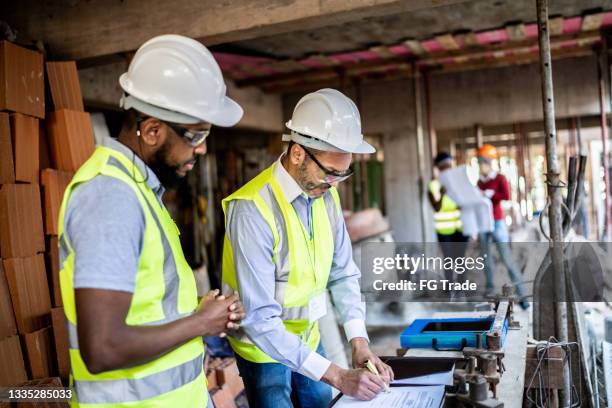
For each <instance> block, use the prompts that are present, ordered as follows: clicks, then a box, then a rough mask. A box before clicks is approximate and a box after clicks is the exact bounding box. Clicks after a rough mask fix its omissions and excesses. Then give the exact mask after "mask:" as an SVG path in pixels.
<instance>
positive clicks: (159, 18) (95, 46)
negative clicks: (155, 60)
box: [0, 0, 466, 59]
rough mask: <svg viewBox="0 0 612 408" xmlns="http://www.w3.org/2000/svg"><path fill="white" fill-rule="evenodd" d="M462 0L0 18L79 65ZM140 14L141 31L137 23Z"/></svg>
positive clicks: (329, 0)
mask: <svg viewBox="0 0 612 408" xmlns="http://www.w3.org/2000/svg"><path fill="white" fill-rule="evenodd" d="M465 1H466V0H352V1H346V0H326V1H320V0H255V1H216V0H175V1H172V2H169V1H166V0H143V1H112V2H109V1H107V0H89V1H73V2H70V5H67V4H66V3H65V2H61V1H53V2H40V1H37V0H22V1H17V2H15V1H13V2H10V1H9V2H2V6H1V8H2V10H1V11H0V15H2V19H3V20H5V21H7V22H8V23H9V25H10V26H11V27H12V28H14V29H16V30H17V31H18V32H20V33H21V34H22V35H23V36H27V37H29V38H34V39H40V40H43V41H44V42H45V43H46V44H48V46H49V49H50V50H52V51H53V55H54V56H55V57H56V58H66V59H85V58H94V57H99V56H104V55H112V54H117V53H122V52H126V51H131V50H135V49H137V48H138V47H139V46H140V45H142V44H143V43H144V42H145V41H147V40H148V39H150V38H151V37H153V36H155V35H158V34H160V33H176V34H182V35H186V36H189V37H192V38H196V39H199V40H200V41H202V42H203V43H205V44H207V45H212V44H220V43H225V42H233V41H241V40H248V39H253V38H258V37H262V36H270V35H275V34H281V33H286V32H291V31H298V30H307V29H316V28H320V27H324V26H328V25H337V24H343V23H346V22H349V21H355V20H360V19H362V18H366V17H380V16H385V15H389V14H398V13H407V12H412V11H416V10H421V9H426V8H432V7H438V6H444V5H450V4H455V3H461V2H465ZM143 11H146V24H142V21H141V20H142V18H143Z"/></svg>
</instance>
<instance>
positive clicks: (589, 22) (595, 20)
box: [581, 13, 604, 31]
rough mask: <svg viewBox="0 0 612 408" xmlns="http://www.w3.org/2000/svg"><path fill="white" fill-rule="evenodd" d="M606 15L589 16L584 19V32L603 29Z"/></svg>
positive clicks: (595, 14) (582, 28)
mask: <svg viewBox="0 0 612 408" xmlns="http://www.w3.org/2000/svg"><path fill="white" fill-rule="evenodd" d="M603 16H604V13H593V14H587V15H586V16H584V17H583V18H582V27H581V30H582V31H595V30H599V29H600V28H601V23H602V22H603Z"/></svg>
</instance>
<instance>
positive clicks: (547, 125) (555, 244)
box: [536, 0, 571, 407]
mask: <svg viewBox="0 0 612 408" xmlns="http://www.w3.org/2000/svg"><path fill="white" fill-rule="evenodd" d="M536 6H537V17H538V41H539V46H540V77H541V82H542V111H543V114H544V129H545V138H544V139H545V140H546V164H547V172H546V182H547V185H548V196H549V198H550V208H549V211H548V222H549V226H550V237H551V242H550V246H551V260H552V265H553V271H554V280H553V282H554V287H555V293H556V295H557V296H558V297H557V299H556V300H557V301H556V302H555V312H556V313H555V323H556V333H557V339H558V340H559V341H561V342H567V341H568V327H567V304H566V303H565V300H566V299H565V268H564V262H563V224H562V217H561V205H562V202H563V197H562V196H561V182H560V178H559V163H558V161H557V131H556V127H555V103H554V92H553V80H552V62H551V55H550V37H549V31H548V0H536ZM570 375H571V373H570V372H569V367H568V365H567V363H565V364H564V366H563V391H562V393H561V395H560V397H561V398H560V403H561V404H562V405H561V406H563V407H569V406H570V401H571V394H570Z"/></svg>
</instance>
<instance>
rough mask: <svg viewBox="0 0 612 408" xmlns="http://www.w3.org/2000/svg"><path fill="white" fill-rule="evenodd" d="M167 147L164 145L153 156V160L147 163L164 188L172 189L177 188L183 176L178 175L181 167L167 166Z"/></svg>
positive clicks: (166, 144)
mask: <svg viewBox="0 0 612 408" xmlns="http://www.w3.org/2000/svg"><path fill="white" fill-rule="evenodd" d="M169 147H170V146H169V145H168V143H164V145H163V146H162V147H161V148H160V149H159V150H158V151H157V152H155V154H154V155H153V160H152V161H151V163H149V167H150V168H151V170H153V172H154V173H155V175H156V176H157V178H158V179H159V181H160V183H161V184H162V186H164V188H166V189H173V188H176V187H178V185H179V184H180V182H181V180H182V179H183V176H181V175H180V174H179V173H178V170H179V168H180V167H181V166H182V165H181V164H179V165H174V166H172V165H169V164H168V152H169V150H170V148H169Z"/></svg>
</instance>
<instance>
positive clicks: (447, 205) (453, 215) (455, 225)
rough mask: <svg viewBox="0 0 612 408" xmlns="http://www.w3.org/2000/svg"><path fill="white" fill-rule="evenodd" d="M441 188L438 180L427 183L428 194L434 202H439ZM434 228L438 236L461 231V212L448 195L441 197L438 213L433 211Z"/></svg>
mask: <svg viewBox="0 0 612 408" xmlns="http://www.w3.org/2000/svg"><path fill="white" fill-rule="evenodd" d="M441 189H442V186H441V185H440V182H439V181H438V180H435V179H434V180H431V181H430V182H429V192H430V193H431V194H432V195H433V197H434V199H435V200H436V201H439V200H440V197H441V196H442V194H441ZM434 226H435V229H436V233H438V234H440V235H450V234H454V233H455V232H457V231H461V227H462V225H461V211H460V210H459V207H458V206H457V203H455V202H454V201H453V199H452V198H450V197H449V196H448V195H446V194H444V196H442V202H441V203H440V211H434Z"/></svg>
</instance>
